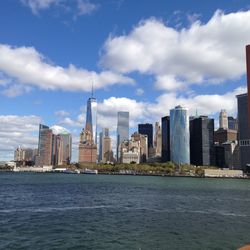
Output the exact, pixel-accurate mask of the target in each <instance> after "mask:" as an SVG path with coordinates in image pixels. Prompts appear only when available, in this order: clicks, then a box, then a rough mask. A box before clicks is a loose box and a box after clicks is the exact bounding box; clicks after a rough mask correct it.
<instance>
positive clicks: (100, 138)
mask: <svg viewBox="0 0 250 250" xmlns="http://www.w3.org/2000/svg"><path fill="white" fill-rule="evenodd" d="M102 141H103V132H102V131H101V132H100V133H99V145H98V146H99V148H98V162H102Z"/></svg>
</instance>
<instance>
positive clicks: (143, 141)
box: [131, 132, 148, 162]
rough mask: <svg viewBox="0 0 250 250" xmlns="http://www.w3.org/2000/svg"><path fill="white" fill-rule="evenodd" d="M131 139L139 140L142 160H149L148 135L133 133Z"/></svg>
mask: <svg viewBox="0 0 250 250" xmlns="http://www.w3.org/2000/svg"><path fill="white" fill-rule="evenodd" d="M131 140H132V141H135V142H138V147H139V150H138V152H139V154H140V162H147V159H148V136H147V135H141V134H139V133H137V132H135V133H134V134H132V135H131Z"/></svg>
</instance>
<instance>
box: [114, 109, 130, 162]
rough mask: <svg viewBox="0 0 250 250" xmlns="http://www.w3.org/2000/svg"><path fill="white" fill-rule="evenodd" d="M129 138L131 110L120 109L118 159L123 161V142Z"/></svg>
mask: <svg viewBox="0 0 250 250" xmlns="http://www.w3.org/2000/svg"><path fill="white" fill-rule="evenodd" d="M128 139H129V112H127V111H119V112H118V114H117V143H116V159H117V162H121V159H120V158H121V143H122V142H123V141H125V140H128Z"/></svg>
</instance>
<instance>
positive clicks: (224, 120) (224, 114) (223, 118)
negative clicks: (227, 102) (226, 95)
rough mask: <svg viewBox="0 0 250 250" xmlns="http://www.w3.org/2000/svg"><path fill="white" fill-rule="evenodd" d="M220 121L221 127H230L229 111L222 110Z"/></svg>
mask: <svg viewBox="0 0 250 250" xmlns="http://www.w3.org/2000/svg"><path fill="white" fill-rule="evenodd" d="M219 123H220V128H222V129H228V118H227V111H226V110H225V109H223V110H221V112H220V116H219Z"/></svg>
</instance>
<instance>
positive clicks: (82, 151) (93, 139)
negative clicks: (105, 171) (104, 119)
mask: <svg viewBox="0 0 250 250" xmlns="http://www.w3.org/2000/svg"><path fill="white" fill-rule="evenodd" d="M96 119H97V102H96V99H95V98H94V97H93V93H92V97H90V98H89V99H88V101H87V112H86V124H85V129H82V132H81V134H80V142H79V155H78V161H79V163H96V160H97V123H96Z"/></svg>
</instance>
